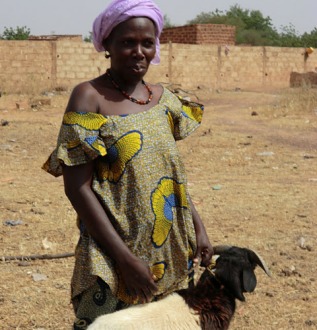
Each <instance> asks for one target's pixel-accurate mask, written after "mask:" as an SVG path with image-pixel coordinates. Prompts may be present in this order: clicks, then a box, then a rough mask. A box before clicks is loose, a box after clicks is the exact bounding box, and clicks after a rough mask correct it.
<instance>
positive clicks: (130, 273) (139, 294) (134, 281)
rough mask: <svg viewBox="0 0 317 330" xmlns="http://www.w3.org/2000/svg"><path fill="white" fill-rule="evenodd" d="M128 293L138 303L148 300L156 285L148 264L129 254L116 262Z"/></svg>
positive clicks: (155, 289) (150, 298)
mask: <svg viewBox="0 0 317 330" xmlns="http://www.w3.org/2000/svg"><path fill="white" fill-rule="evenodd" d="M117 265H118V267H119V271H120V274H121V276H122V279H123V281H124V283H125V285H126V289H127V291H128V293H129V294H130V295H131V297H132V298H133V299H138V301H139V302H140V303H147V302H150V301H151V300H152V298H153V295H154V293H155V292H156V291H157V286H156V284H155V282H154V276H153V274H152V272H151V270H150V268H149V266H148V265H147V264H146V263H145V262H144V261H142V260H141V259H139V258H137V257H135V256H133V255H131V254H130V256H129V257H128V258H127V259H126V260H125V261H124V262H121V263H119V264H117Z"/></svg>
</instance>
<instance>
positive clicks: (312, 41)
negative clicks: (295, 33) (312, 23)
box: [301, 27, 317, 48]
mask: <svg viewBox="0 0 317 330" xmlns="http://www.w3.org/2000/svg"><path fill="white" fill-rule="evenodd" d="M301 41H302V46H303V47H313V48H317V27H316V28H314V29H313V30H312V31H311V32H310V33H307V32H305V33H304V34H303V35H302V36H301Z"/></svg>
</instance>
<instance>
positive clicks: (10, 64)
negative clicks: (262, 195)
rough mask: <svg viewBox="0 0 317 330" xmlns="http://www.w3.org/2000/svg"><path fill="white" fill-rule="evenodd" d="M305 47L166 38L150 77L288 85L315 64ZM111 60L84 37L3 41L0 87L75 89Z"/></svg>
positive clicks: (204, 83)
mask: <svg viewBox="0 0 317 330" xmlns="http://www.w3.org/2000/svg"><path fill="white" fill-rule="evenodd" d="M303 52H304V49H302V48H277V47H251V46H250V47H249V46H244V47H242V46H234V45H231V46H223V45H221V46H218V45H206V44H202V45H193V44H177V43H167V44H162V45H161V50H160V53H161V64H160V65H151V66H150V70H149V73H148V75H147V77H146V80H147V81H149V82H153V83H154V82H159V83H163V84H166V85H173V86H175V87H176V86H179V87H180V88H183V89H186V90H193V89H196V88H204V89H209V90H215V89H235V88H241V89H250V90H258V89H261V88H272V89H273V88H286V87H289V80H290V74H291V72H292V71H297V72H301V73H303V72H309V71H315V68H316V67H317V52H314V53H312V54H310V55H309V57H308V58H307V60H306V61H305V60H304V55H303ZM109 64H110V61H109V59H105V57H104V54H103V53H98V52H96V51H95V49H94V47H93V45H92V44H91V43H85V42H82V41H76V40H67V39H65V40H64V39H59V40H36V41H35V40H34V41H33V40H28V41H7V40H0V91H2V92H8V93H36V92H43V91H47V90H52V89H54V88H63V89H72V88H73V87H74V86H75V85H76V84H78V83H80V82H82V81H85V80H90V79H92V78H94V77H96V76H98V75H100V74H102V73H103V72H105V70H106V69H107V68H108V67H109Z"/></svg>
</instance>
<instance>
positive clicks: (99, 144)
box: [43, 88, 203, 303]
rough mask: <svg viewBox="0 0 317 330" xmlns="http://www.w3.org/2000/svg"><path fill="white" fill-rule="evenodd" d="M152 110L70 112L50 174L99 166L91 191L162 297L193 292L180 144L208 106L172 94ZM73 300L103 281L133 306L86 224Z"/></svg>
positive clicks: (51, 159) (50, 163)
mask: <svg viewBox="0 0 317 330" xmlns="http://www.w3.org/2000/svg"><path fill="white" fill-rule="evenodd" d="M162 90H163V92H162V95H161V97H160V99H159V101H158V103H157V104H156V105H154V106H153V107H152V108H150V109H148V110H146V111H143V112H140V113H133V114H128V115H125V116H119V115H109V116H103V115H100V114H98V113H90V112H68V113H65V115H64V119H63V123H62V126H61V129H60V133H59V136H58V141H57V147H56V149H55V150H54V151H53V152H52V154H51V155H50V157H49V159H48V160H47V162H46V163H45V164H44V165H43V168H44V169H45V170H46V171H47V172H49V173H50V174H52V175H54V176H60V175H62V168H63V166H77V165H82V164H86V163H89V162H92V161H93V162H94V165H95V166H94V173H93V177H92V184H91V187H92V189H93V192H94V194H95V195H96V196H97V198H98V200H99V202H100V204H101V205H102V207H103V209H104V210H105V212H106V214H107V216H108V218H109V220H110V221H111V223H112V225H113V227H114V229H115V230H116V231H117V233H119V235H120V237H122V239H123V240H124V243H125V244H126V246H127V247H128V248H129V249H130V251H131V253H133V254H134V255H135V256H136V257H138V258H141V259H142V260H143V261H144V262H146V263H147V264H148V265H149V267H150V268H151V270H152V272H153V274H154V275H155V276H156V278H158V279H159V280H157V283H156V284H157V287H158V291H157V292H156V295H157V296H159V297H162V296H164V294H165V293H166V292H170V291H171V290H172V291H173V290H180V289H183V288H185V287H187V286H188V271H187V269H188V262H189V259H190V258H191V257H192V255H191V254H190V253H189V251H191V250H192V251H195V249H196V236H195V228H194V225H193V221H192V214H191V210H190V207H189V200H188V196H189V194H188V191H187V186H186V183H187V179H186V173H185V168H184V165H183V163H182V160H181V156H180V153H179V150H178V147H177V144H176V142H175V141H177V140H181V139H184V138H186V137H187V136H188V135H190V134H191V133H192V132H194V130H195V129H196V128H197V127H199V123H200V121H201V114H202V111H203V107H202V106H201V105H198V104H197V103H191V102H189V101H186V100H182V99H179V98H178V97H177V96H176V95H175V94H173V93H172V92H170V91H169V90H168V89H166V88H162ZM78 227H79V228H80V240H79V242H78V245H77V247H76V259H75V267H74V274H73V277H72V299H73V300H74V301H75V300H76V299H77V298H78V297H80V296H81V294H82V293H84V292H86V291H87V290H88V289H89V288H91V287H92V286H93V285H94V283H95V282H96V279H97V278H98V279H100V280H101V281H103V282H104V283H106V284H107V285H108V286H109V288H110V290H111V291H112V293H113V294H114V295H115V296H116V297H118V298H119V299H121V300H123V301H125V302H130V303H131V302H132V303H135V302H136V301H131V297H130V296H128V295H127V292H126V290H125V287H124V284H123V283H121V279H120V275H119V274H118V270H117V269H116V267H115V263H114V262H113V261H112V260H111V258H109V257H108V255H107V254H106V253H105V252H104V249H103V248H102V247H101V246H99V245H98V244H97V243H96V242H95V241H94V239H93V237H91V236H90V235H89V233H88V232H87V229H86V228H85V226H84V225H83V221H81V219H78Z"/></svg>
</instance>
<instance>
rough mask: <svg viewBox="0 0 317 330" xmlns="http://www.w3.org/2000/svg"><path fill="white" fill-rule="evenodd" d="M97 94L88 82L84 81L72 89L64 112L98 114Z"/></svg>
mask: <svg viewBox="0 0 317 330" xmlns="http://www.w3.org/2000/svg"><path fill="white" fill-rule="evenodd" d="M98 99H99V94H98V92H97V90H96V89H95V88H94V87H93V85H92V84H91V82H90V81H85V82H82V83H80V84H78V85H77V86H75V87H74V89H73V91H72V93H71V95H70V98H69V101H68V104H67V107H66V112H70V111H76V112H98Z"/></svg>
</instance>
